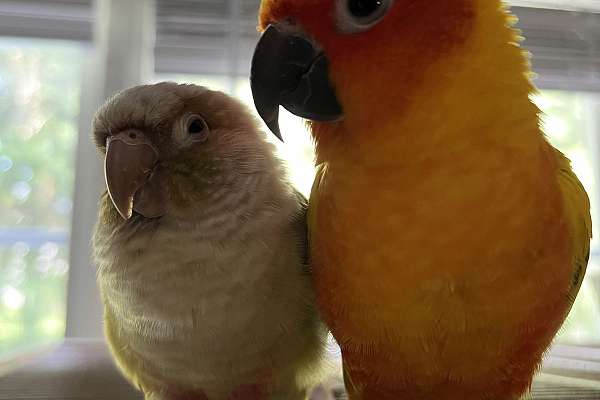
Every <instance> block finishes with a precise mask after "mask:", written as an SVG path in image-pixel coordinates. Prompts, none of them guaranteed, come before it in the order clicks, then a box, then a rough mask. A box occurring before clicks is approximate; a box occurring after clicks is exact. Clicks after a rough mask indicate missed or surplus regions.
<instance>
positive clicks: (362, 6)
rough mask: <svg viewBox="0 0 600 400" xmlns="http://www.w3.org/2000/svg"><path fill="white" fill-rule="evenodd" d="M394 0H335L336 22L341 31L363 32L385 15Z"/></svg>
mask: <svg viewBox="0 0 600 400" xmlns="http://www.w3.org/2000/svg"><path fill="white" fill-rule="evenodd" d="M393 2H394V0H337V4H336V24H337V27H338V30H340V31H341V32H343V33H357V32H363V31H366V30H367V29H369V28H371V27H373V26H374V25H376V24H377V23H378V22H379V21H381V20H382V19H383V17H385V15H386V14H387V13H388V11H389V10H390V8H391V6H392V4H393Z"/></svg>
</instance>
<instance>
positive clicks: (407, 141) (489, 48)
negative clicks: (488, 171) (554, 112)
mask: <svg viewBox="0 0 600 400" xmlns="http://www.w3.org/2000/svg"><path fill="white" fill-rule="evenodd" d="M474 3H476V6H475V7H476V12H475V18H474V24H473V28H472V30H471V32H470V33H469V37H468V39H467V40H466V42H465V43H464V44H462V45H461V46H460V48H458V49H456V50H455V51H452V52H450V53H449V54H447V55H444V56H442V57H440V59H439V60H435V61H434V62H433V63H431V64H430V66H428V67H427V69H426V71H425V72H423V76H422V78H421V79H422V83H420V85H419V86H418V87H417V89H416V90H415V91H414V92H413V93H396V94H395V95H394V93H385V94H382V95H381V96H380V98H379V99H378V101H368V102H367V103H369V104H364V103H365V99H364V98H356V100H354V99H352V100H351V101H357V102H359V101H360V102H362V104H360V106H358V105H354V104H351V105H349V107H348V109H350V110H360V111H361V115H360V116H359V115H358V114H359V113H358V112H355V113H354V115H353V114H352V113H348V114H347V115H346V117H345V119H344V120H343V121H341V122H339V123H335V124H313V126H312V131H313V135H314V136H315V139H316V143H317V156H318V160H319V162H322V161H327V162H329V163H336V162H340V163H343V162H350V163H353V164H356V163H357V162H358V163H360V164H362V165H363V166H364V165H369V164H372V165H375V166H377V165H382V164H386V165H387V164H390V163H393V164H398V163H403V164H409V163H418V162H421V161H423V160H424V159H427V160H429V161H430V160H431V159H434V158H435V157H441V158H444V159H446V158H448V157H453V158H455V157H457V156H460V154H461V153H462V152H465V151H472V150H473V147H474V148H476V150H477V151H479V152H486V151H489V152H490V154H492V153H493V152H497V151H498V146H501V147H511V148H514V149H521V150H522V151H535V149H536V148H539V146H535V145H534V146H531V144H532V142H535V143H539V142H540V140H542V137H543V136H542V134H541V131H540V129H539V119H538V109H537V107H536V106H535V105H534V104H533V103H532V102H531V100H530V96H531V95H532V94H533V93H534V91H535V89H534V87H533V85H532V83H531V81H530V77H531V76H530V75H531V74H530V70H529V61H528V58H527V55H526V54H525V52H524V51H523V50H522V49H521V48H520V47H519V46H518V42H519V40H520V39H519V37H518V36H517V32H516V31H515V30H514V29H513V28H512V27H511V26H512V25H513V24H514V22H515V21H514V18H513V17H511V16H509V14H508V12H507V11H506V10H505V9H504V8H502V7H501V5H500V2H499V1H496V0H474ZM388 71H390V72H392V73H394V74H396V75H397V74H402V71H401V70H390V69H388ZM399 79H400V78H399ZM388 82H389V83H388V85H389V86H390V87H391V85H393V82H394V79H393V78H392V79H389V80H388ZM396 90H397V91H399V92H402V90H403V89H402V87H401V88H398V89H396ZM390 92H391V91H390ZM402 96H404V97H402ZM355 97H359V96H355ZM407 97H408V100H406V98H407ZM365 115H368V118H367V117H365Z"/></svg>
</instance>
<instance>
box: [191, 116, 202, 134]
mask: <svg viewBox="0 0 600 400" xmlns="http://www.w3.org/2000/svg"><path fill="white" fill-rule="evenodd" d="M205 128H206V125H205V124H204V121H203V120H201V119H200V118H193V119H192V120H191V121H190V122H189V125H188V133H189V134H190V135H197V134H199V133H202V131H204V129H205Z"/></svg>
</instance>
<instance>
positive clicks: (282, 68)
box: [250, 24, 343, 140]
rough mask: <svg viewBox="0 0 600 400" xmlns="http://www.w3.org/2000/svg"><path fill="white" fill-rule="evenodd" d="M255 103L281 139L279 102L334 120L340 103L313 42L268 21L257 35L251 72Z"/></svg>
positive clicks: (309, 116) (306, 115)
mask: <svg viewBox="0 0 600 400" xmlns="http://www.w3.org/2000/svg"><path fill="white" fill-rule="evenodd" d="M250 85H251V87H252V95H253V97H254V104H255V105H256V109H257V111H258V113H259V115H260V116H261V117H262V119H263V120H264V121H265V123H266V124H267V126H268V127H269V129H271V131H272V132H273V133H274V134H275V136H277V137H278V138H279V139H281V140H282V137H281V132H280V130H279V105H282V106H283V107H285V108H286V109H287V110H288V111H290V112H291V113H293V114H295V115H298V116H300V117H303V118H306V119H310V120H313V121H323V122H329V121H337V120H339V119H341V118H342V116H343V113H342V107H341V106H340V104H339V102H338V99H337V97H336V95H335V91H334V89H333V87H332V85H331V82H330V80H329V61H328V60H327V57H325V54H324V53H323V52H322V51H321V50H319V49H318V48H317V47H316V46H315V45H314V44H313V42H311V41H310V40H309V39H308V38H306V37H305V36H304V35H302V34H301V33H300V32H298V31H296V30H292V29H286V26H285V25H283V24H280V25H269V26H268V27H267V29H266V30H265V32H264V33H263V35H262V37H261V38H260V40H259V42H258V44H257V46H256V50H255V52H254V57H253V58H252V70H251V73H250Z"/></svg>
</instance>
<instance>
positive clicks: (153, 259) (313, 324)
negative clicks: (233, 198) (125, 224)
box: [96, 197, 325, 400]
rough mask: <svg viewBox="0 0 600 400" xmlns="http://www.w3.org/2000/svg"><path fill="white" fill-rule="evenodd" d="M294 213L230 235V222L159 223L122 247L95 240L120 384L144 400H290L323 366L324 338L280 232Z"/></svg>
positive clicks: (288, 234) (293, 251)
mask: <svg viewBox="0 0 600 400" xmlns="http://www.w3.org/2000/svg"><path fill="white" fill-rule="evenodd" d="M299 207H300V205H299V204H298V203H297V201H296V198H295V197H294V198H291V199H290V201H289V202H286V203H283V204H280V208H279V209H277V210H276V211H277V212H286V213H287V215H285V216H280V217H281V218H276V216H275V215H273V212H275V211H272V212H267V213H264V215H263V213H260V214H259V213H255V214H254V219H253V220H252V222H249V223H246V224H243V225H240V224H239V222H238V223H233V226H237V228H236V229H235V231H234V232H233V233H231V232H228V231H227V229H225V228H226V226H224V224H227V222H226V221H227V218H232V217H219V218H212V219H211V220H207V221H206V222H205V223H204V225H209V226H213V228H212V230H211V229H209V228H208V227H204V226H202V224H201V223H197V222H196V223H195V222H193V221H190V223H188V224H186V223H184V222H182V221H172V222H170V221H169V220H168V219H166V218H163V219H162V221H163V222H161V225H160V227H158V228H156V229H151V230H149V231H148V232H137V234H136V235H134V236H132V237H131V238H130V239H128V240H123V241H119V240H109V241H107V242H105V243H104V244H102V243H101V242H100V241H99V240H97V243H96V258H97V262H98V264H99V266H100V269H99V277H98V282H99V284H100V288H101V293H102V298H103V302H104V308H105V322H106V335H107V338H108V341H109V343H110V346H111V349H112V351H113V354H114V356H115V358H116V360H117V362H118V364H119V366H120V367H121V369H122V370H123V371H124V373H125V374H126V375H127V376H128V377H129V378H130V379H132V380H133V381H134V382H136V383H137V384H138V385H140V386H141V387H142V388H143V389H144V391H147V390H150V389H152V388H164V387H165V385H167V386H168V385H173V386H174V387H176V388H184V389H185V390H186V391H194V390H198V392H203V393H205V394H206V395H207V397H208V398H209V399H211V400H220V399H228V398H229V396H230V395H231V393H232V392H233V391H234V390H235V388H238V387H246V386H248V385H259V386H258V387H259V388H260V389H261V390H262V386H261V385H264V387H269V388H270V389H269V390H282V393H287V394H286V395H285V396H286V398H290V399H295V398H297V396H298V395H299V394H298V393H300V389H301V387H299V386H298V384H297V382H298V379H307V381H308V380H309V379H312V378H313V377H312V376H311V377H308V376H307V375H308V373H312V372H314V373H317V371H318V369H319V368H320V367H321V366H322V365H320V355H321V349H322V346H323V340H324V336H325V331H324V329H323V328H322V326H321V323H320V321H319V320H318V317H317V314H316V310H315V308H314V293H313V291H312V287H311V284H310V277H309V275H308V274H307V273H306V265H305V264H304V262H305V258H304V253H303V251H304V249H303V247H302V243H301V241H302V240H303V239H302V237H300V236H299V235H298V234H297V233H296V229H297V228H296V226H295V224H294V223H292V222H290V221H293V218H295V217H296V216H297V215H298V214H300V213H301V210H300V209H299ZM270 210H275V209H273V208H272V207H271V208H270ZM216 220H220V221H221V222H220V226H221V228H223V229H222V231H220V233H215V232H218V230H217V229H215V228H214V223H215V221H216ZM223 221H225V222H223ZM299 222H300V221H299ZM302 223H303V222H302ZM210 232H212V233H210ZM265 232H269V233H272V234H273V237H271V238H268V237H263V236H261V235H262V234H264V233H265ZM207 235H216V236H217V237H208V238H207ZM304 368H306V370H304ZM303 374H305V375H306V376H305V375H303ZM149 388H150V389H149ZM152 390H154V389H152Z"/></svg>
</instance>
